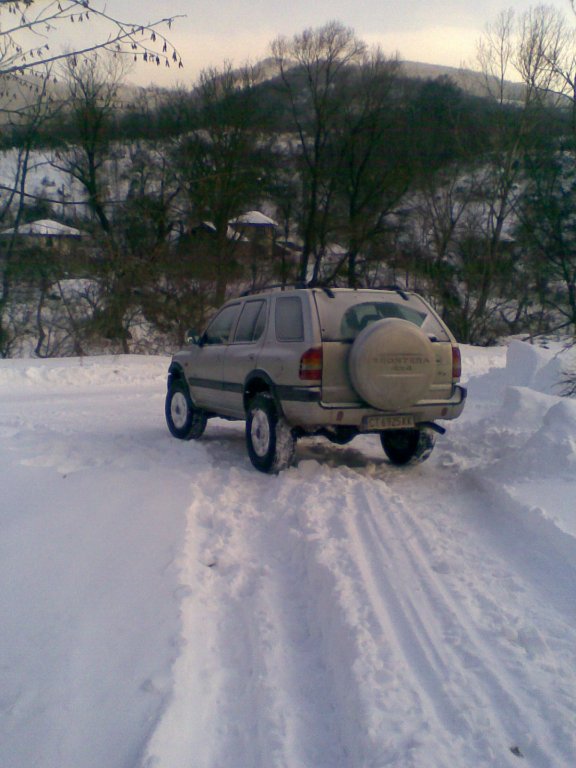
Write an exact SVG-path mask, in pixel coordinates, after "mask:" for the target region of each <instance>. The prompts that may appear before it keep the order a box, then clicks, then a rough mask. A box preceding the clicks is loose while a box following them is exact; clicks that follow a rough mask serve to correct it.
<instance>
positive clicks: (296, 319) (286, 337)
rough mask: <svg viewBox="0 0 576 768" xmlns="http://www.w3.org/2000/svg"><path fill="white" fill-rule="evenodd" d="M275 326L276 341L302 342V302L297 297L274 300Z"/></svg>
mask: <svg viewBox="0 0 576 768" xmlns="http://www.w3.org/2000/svg"><path fill="white" fill-rule="evenodd" d="M275 325H276V339H277V340H278V341H304V322H303V319H302V302H301V300H300V297H299V296H285V297H278V298H277V299H276V315H275Z"/></svg>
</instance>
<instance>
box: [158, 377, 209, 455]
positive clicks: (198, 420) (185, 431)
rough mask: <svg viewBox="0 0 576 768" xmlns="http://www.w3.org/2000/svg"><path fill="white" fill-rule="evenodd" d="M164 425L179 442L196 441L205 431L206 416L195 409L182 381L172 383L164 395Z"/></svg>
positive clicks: (198, 409)
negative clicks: (166, 425)
mask: <svg viewBox="0 0 576 768" xmlns="http://www.w3.org/2000/svg"><path fill="white" fill-rule="evenodd" d="M165 414H166V423H167V424H168V429H169V430H170V432H171V434H172V435H173V436H174V437H177V438H178V439H179V440H197V439H198V438H199V437H202V435H203V434H204V430H205V429H206V414H205V413H204V411H202V410H200V408H196V407H195V406H194V403H193V402H192V399H191V397H190V392H189V391H188V387H187V386H186V384H185V383H184V382H183V381H180V380H178V379H177V380H176V381H173V382H172V383H171V384H170V386H169V387H168V393H167V395H166V406H165Z"/></svg>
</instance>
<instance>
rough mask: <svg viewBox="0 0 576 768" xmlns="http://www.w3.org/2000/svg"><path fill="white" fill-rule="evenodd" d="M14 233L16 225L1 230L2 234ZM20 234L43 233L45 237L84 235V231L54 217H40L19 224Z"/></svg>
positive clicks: (0, 233) (37, 234)
mask: <svg viewBox="0 0 576 768" xmlns="http://www.w3.org/2000/svg"><path fill="white" fill-rule="evenodd" d="M13 233H14V227H11V228H10V229H5V230H3V231H2V232H0V235H12V234H13ZM18 234H19V235H36V236H39V235H41V236H43V237H82V235H83V234H84V233H83V232H81V231H80V230H79V229H76V228H75V227H69V226H67V225H66V224H62V223H61V222H59V221H54V220H53V219H39V220H38V221H31V222H29V223H28V224H22V225H21V226H19V227H18Z"/></svg>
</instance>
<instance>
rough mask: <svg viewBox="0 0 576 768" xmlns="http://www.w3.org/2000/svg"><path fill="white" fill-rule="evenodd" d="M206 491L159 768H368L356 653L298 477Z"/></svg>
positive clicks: (219, 481) (239, 473)
mask: <svg viewBox="0 0 576 768" xmlns="http://www.w3.org/2000/svg"><path fill="white" fill-rule="evenodd" d="M203 486H204V487H207V486H208V487H212V488H217V489H219V490H218V491H217V492H216V493H213V494H207V493H206V494H202V493H201V494H198V495H197V497H196V499H195V501H194V503H193V505H192V508H191V511H190V525H189V541H188V543H187V564H186V566H185V570H184V574H183V577H184V581H185V582H186V583H187V584H188V589H189V590H190V595H189V597H186V598H185V604H184V607H183V622H184V640H185V643H186V647H185V649H184V651H183V654H182V656H181V658H180V659H179V660H178V662H177V665H176V667H175V696H174V702H173V705H172V708H171V710H168V712H167V713H166V715H165V717H164V721H163V723H162V724H161V726H160V728H159V729H158V731H157V733H156V735H155V737H154V738H153V740H152V743H151V745H150V748H149V751H148V754H149V764H150V765H159V766H163V765H166V766H168V765H169V766H170V767H171V768H176V767H177V766H185V765H186V766H188V765H190V764H191V761H192V757H193V764H194V765H195V766H216V765H218V766H222V767H225V766H230V767H232V766H234V768H239V767H241V766H246V767H247V768H248V766H250V767H252V766H254V767H256V766H263V767H264V766H266V768H268V766H276V765H278V766H290V768H292V767H294V768H297V767H298V766H302V768H309V766H314V767H315V768H322V767H323V766H326V768H339V767H341V768H351V767H352V766H357V765H359V764H362V765H369V764H370V762H369V759H370V755H369V754H363V747H362V737H361V736H360V737H359V735H358V733H359V728H358V725H359V723H358V711H359V700H358V696H357V694H356V692H355V690H354V688H353V683H354V677H353V675H352V674H351V667H352V665H353V663H354V661H355V649H354V648H353V647H352V648H349V647H348V646H350V644H351V641H350V631H349V627H348V626H347V625H346V623H345V622H344V621H343V618H342V615H341V612H340V609H339V606H338V599H337V596H335V595H334V580H333V578H332V576H331V574H330V572H329V571H328V570H327V569H326V568H325V567H324V566H322V565H321V564H319V562H318V560H317V556H316V554H317V549H318V542H317V540H316V539H317V537H316V536H315V534H314V532H313V531H309V532H306V531H305V530H304V531H303V529H305V528H306V527H307V522H306V517H307V514H308V512H307V510H306V508H305V507H306V505H305V503H300V502H298V501H296V500H295V494H296V495H298V489H299V487H300V483H299V480H298V473H297V471H296V470H294V471H293V472H288V473H285V474H284V475H283V476H282V478H269V477H264V476H260V475H254V474H253V473H252V472H251V471H250V473H249V474H248V473H247V472H245V471H243V470H238V469H232V468H231V469H224V470H212V471H208V472H205V473H204V474H203ZM311 487H312V486H311ZM309 501H310V500H309ZM319 501H320V500H319V497H316V498H314V499H313V501H312V503H313V504H314V503H319ZM199 531H200V533H199ZM195 583H196V584H199V587H195V586H194V584H195ZM200 669H202V670H203V672H202V673H200V672H199V670H200ZM351 685H352V687H351ZM183 732H184V733H186V735H185V736H184V737H182V736H181V735H180V736H179V744H178V745H176V746H175V744H174V741H173V738H174V735H175V734H176V733H179V734H182V733H183ZM359 756H360V762H358V758H359Z"/></svg>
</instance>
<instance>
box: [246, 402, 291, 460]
mask: <svg viewBox="0 0 576 768" xmlns="http://www.w3.org/2000/svg"><path fill="white" fill-rule="evenodd" d="M246 448H247V450H248V456H249V457H250V461H251V462H252V464H253V466H254V467H255V468H256V469H257V470H259V471H260V472H266V473H268V474H275V473H277V472H280V471H281V470H283V469H286V468H287V467H289V466H290V465H291V464H292V462H293V460H294V453H295V451H296V438H295V436H294V433H293V432H292V429H291V428H290V427H289V426H288V424H287V423H286V421H285V420H284V418H283V417H282V416H279V415H278V412H277V410H276V407H275V405H274V402H273V400H272V399H271V398H270V397H266V396H265V395H257V396H256V397H255V398H254V399H253V400H252V401H251V402H250V405H249V406H248V415H247V418H246Z"/></svg>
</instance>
